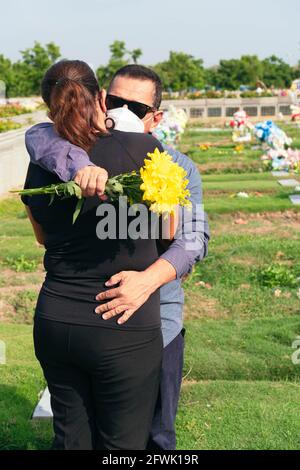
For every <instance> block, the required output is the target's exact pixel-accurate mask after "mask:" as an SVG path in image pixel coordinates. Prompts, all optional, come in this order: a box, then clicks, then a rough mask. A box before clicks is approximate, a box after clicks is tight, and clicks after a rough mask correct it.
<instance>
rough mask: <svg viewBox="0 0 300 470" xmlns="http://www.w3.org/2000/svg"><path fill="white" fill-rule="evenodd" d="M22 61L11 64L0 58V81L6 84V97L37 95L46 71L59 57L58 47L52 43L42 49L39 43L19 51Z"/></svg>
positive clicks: (7, 60)
mask: <svg viewBox="0 0 300 470" xmlns="http://www.w3.org/2000/svg"><path fill="white" fill-rule="evenodd" d="M21 54H22V59H21V60H19V61H17V62H15V63H11V62H10V61H9V59H5V58H4V57H3V56H0V79H2V80H3V78H2V76H3V77H4V81H5V82H6V86H7V95H8V97H12V96H30V95H39V94H40V86H41V81H42V78H43V76H44V74H45V72H46V70H47V69H48V68H49V67H50V66H51V65H52V64H53V63H54V62H55V61H56V60H57V59H58V58H59V57H60V50H59V47H58V46H56V45H55V44H54V43H52V42H51V43H49V44H46V46H45V47H43V46H42V45H41V44H40V43H39V42H35V44H34V46H33V47H32V48H29V49H25V50H24V51H21Z"/></svg>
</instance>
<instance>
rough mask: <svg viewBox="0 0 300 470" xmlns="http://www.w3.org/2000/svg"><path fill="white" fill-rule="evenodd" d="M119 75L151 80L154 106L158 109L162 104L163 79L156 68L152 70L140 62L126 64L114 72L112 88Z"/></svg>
mask: <svg viewBox="0 0 300 470" xmlns="http://www.w3.org/2000/svg"><path fill="white" fill-rule="evenodd" d="M117 77H129V78H135V79H136V80H144V81H146V80H149V81H150V82H152V83H153V85H154V101H153V106H154V107H155V108H156V109H159V107H160V105H161V99H162V88H163V87H162V81H161V79H160V78H159V76H158V75H157V73H156V72H154V70H151V69H149V68H148V67H144V66H143V65H139V64H129V65H124V67H121V68H120V69H119V70H117V71H116V73H115V74H114V76H113V78H112V80H111V82H110V85H109V89H110V88H111V86H112V84H113V81H114V79H115V78H117Z"/></svg>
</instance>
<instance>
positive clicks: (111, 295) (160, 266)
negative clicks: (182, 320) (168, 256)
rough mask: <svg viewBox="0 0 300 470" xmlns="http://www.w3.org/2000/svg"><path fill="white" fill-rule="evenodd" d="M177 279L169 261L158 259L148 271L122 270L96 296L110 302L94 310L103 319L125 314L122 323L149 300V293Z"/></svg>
mask: <svg viewBox="0 0 300 470" xmlns="http://www.w3.org/2000/svg"><path fill="white" fill-rule="evenodd" d="M175 278H176V271H175V269H174V268H173V266H172V265H171V264H170V263H169V262H168V261H166V260H157V261H156V262H155V263H154V264H152V265H151V266H150V267H149V268H148V269H146V270H145V271H141V272H138V271H122V272H120V273H118V274H115V275H114V276H112V277H111V278H110V280H109V281H107V282H106V286H108V287H110V286H115V285H117V284H119V285H118V287H115V288H113V289H109V290H107V291H106V292H102V293H101V294H99V295H97V296H96V300H100V301H105V300H107V302H106V303H105V304H103V305H100V306H99V307H97V308H96V309H95V312H96V313H97V314H102V318H103V319H104V320H108V319H110V318H112V317H115V316H116V315H120V314H123V315H122V316H121V317H120V318H119V319H118V324H119V325H122V324H123V323H125V322H127V321H128V320H129V318H130V317H131V316H132V315H133V314H134V313H135V312H136V311H137V310H138V309H139V308H140V307H141V306H142V305H143V304H144V303H145V302H146V301H147V300H148V299H149V297H150V295H151V294H153V292H155V291H156V290H157V289H159V288H160V287H161V286H162V285H163V284H166V283H167V282H170V281H172V280H173V279H175Z"/></svg>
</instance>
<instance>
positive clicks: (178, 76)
mask: <svg viewBox="0 0 300 470" xmlns="http://www.w3.org/2000/svg"><path fill="white" fill-rule="evenodd" d="M153 68H154V70H155V71H156V73H157V74H158V75H159V76H160V78H161V80H162V82H163V86H164V89H166V90H167V89H172V90H173V91H180V90H187V89H189V88H198V89H200V88H203V86H204V85H205V71H204V67H203V60H202V59H195V58H194V57H193V56H192V55H189V54H185V53H184V52H172V51H171V52H170V56H169V60H166V61H164V62H160V63H159V64H157V65H155V66H154V67H153Z"/></svg>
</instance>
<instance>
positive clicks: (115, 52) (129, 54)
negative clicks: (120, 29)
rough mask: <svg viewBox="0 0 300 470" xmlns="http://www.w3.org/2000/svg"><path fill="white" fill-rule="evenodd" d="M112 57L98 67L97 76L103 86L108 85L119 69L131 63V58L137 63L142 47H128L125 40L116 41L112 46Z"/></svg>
mask: <svg viewBox="0 0 300 470" xmlns="http://www.w3.org/2000/svg"><path fill="white" fill-rule="evenodd" d="M109 49H110V53H111V55H110V59H109V62H108V64H107V65H101V66H100V67H99V68H98V69H97V72H96V74H97V77H98V80H99V82H100V85H101V86H104V87H108V85H109V83H110V81H111V79H112V78H113V76H114V74H115V73H116V71H117V70H119V69H120V68H121V67H124V65H127V64H129V63H130V59H131V61H132V62H134V63H135V64H136V63H137V61H138V59H139V58H140V57H141V55H142V50H141V49H133V51H129V50H128V49H126V44H125V42H124V41H114V42H113V43H112V44H111V45H110V46H109Z"/></svg>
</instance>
